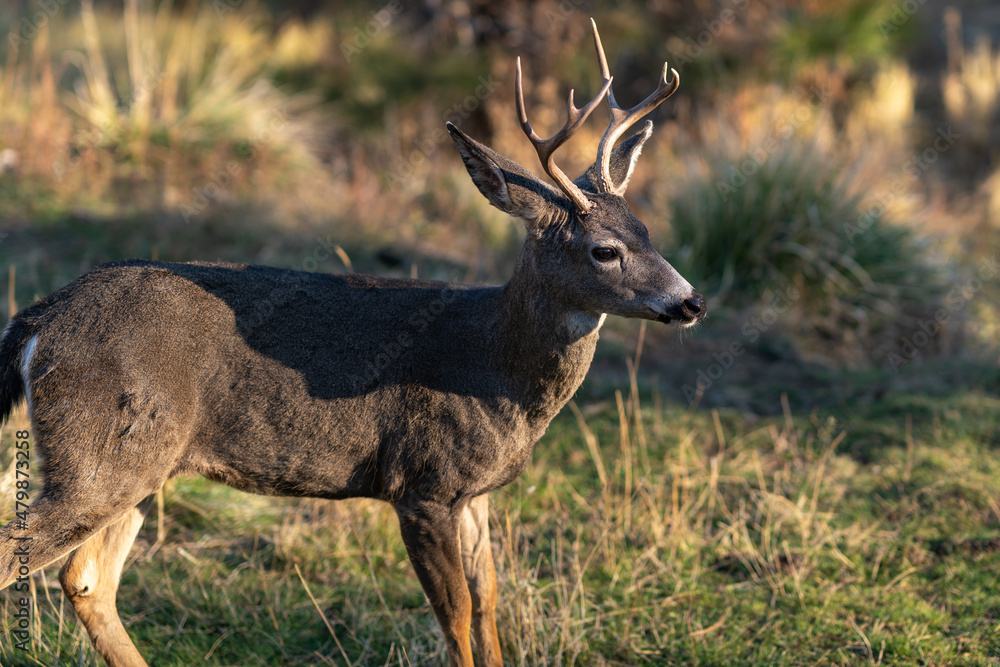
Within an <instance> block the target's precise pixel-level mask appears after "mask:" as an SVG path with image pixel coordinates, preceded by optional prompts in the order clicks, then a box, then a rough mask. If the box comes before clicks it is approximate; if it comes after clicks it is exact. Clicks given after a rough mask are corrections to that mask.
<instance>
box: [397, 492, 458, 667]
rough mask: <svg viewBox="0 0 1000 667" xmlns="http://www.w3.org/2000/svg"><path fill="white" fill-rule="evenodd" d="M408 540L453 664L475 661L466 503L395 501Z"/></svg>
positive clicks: (451, 665) (402, 528) (411, 557)
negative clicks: (461, 532) (462, 526)
mask: <svg viewBox="0 0 1000 667" xmlns="http://www.w3.org/2000/svg"><path fill="white" fill-rule="evenodd" d="M395 509H396V514H397V515H398V516H399V528H400V532H401V533H402V535H403V544H405V545H406V552H407V553H408V554H409V556H410V562H411V563H413V569H414V570H416V572H417V578H418V579H420V584H421V585H422V586H423V588H424V593H425V594H426V595H427V600H428V601H429V602H430V603H431V607H432V608H433V609H434V615H435V616H437V620H438V623H439V624H440V625H441V629H442V630H443V631H444V637H445V641H446V642H447V645H448V664H449V665H450V667H473V665H472V642H471V641H470V638H469V632H470V630H471V627H472V600H471V599H470V597H469V587H468V585H467V584H466V582H465V572H464V570H463V567H462V553H461V548H460V546H459V541H458V525H459V522H460V520H461V517H460V512H461V511H463V510H462V509H461V508H458V509H453V508H452V507H450V506H448V505H444V504H438V503H431V502H420V503H416V504H412V503H406V504H403V503H400V504H398V505H396V508H395Z"/></svg>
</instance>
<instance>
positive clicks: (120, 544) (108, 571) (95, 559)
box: [59, 496, 153, 667]
mask: <svg viewBox="0 0 1000 667" xmlns="http://www.w3.org/2000/svg"><path fill="white" fill-rule="evenodd" d="M152 499H153V496H149V497H148V498H146V499H145V500H143V501H142V502H141V503H139V505H137V506H136V507H133V508H132V509H130V510H128V511H127V512H126V513H125V514H124V515H123V516H122V517H121V518H120V519H118V520H117V521H115V522H114V523H111V524H109V525H107V526H105V527H104V528H103V529H102V530H101V531H100V532H98V533H97V534H96V535H94V536H93V537H91V538H90V539H89V540H87V541H86V542H84V543H83V545H82V546H80V547H79V548H77V550H76V551H74V552H73V553H72V555H70V557H69V560H68V561H66V564H65V565H64V566H63V568H62V570H60V572H59V581H60V583H61V584H62V588H63V592H64V593H65V594H66V597H67V598H69V600H70V602H72V603H73V609H74V610H75V611H76V615H77V617H78V618H79V619H80V621H82V622H83V625H84V626H85V627H86V628H87V634H89V635H90V641H91V642H92V643H93V644H94V648H95V649H97V652H98V653H100V654H101V656H103V657H104V660H105V662H107V663H108V665H109V667H146V661H145V660H143V659H142V656H141V655H139V651H138V650H137V649H136V648H135V645H134V644H133V643H132V640H131V639H129V636H128V633H127V632H125V627H124V626H123V625H122V622H121V619H120V618H119V617H118V610H117V608H116V607H115V596H116V594H117V593H118V582H119V580H120V578H121V573H122V567H123V566H124V565H125V558H126V557H127V556H128V553H129V549H130V548H131V547H132V542H133V541H134V540H135V536H136V534H137V533H138V532H139V527H140V526H142V520H143V518H144V517H145V516H146V511H147V510H148V509H149V506H150V503H151V502H152Z"/></svg>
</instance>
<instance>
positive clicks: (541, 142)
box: [514, 58, 611, 213]
mask: <svg viewBox="0 0 1000 667" xmlns="http://www.w3.org/2000/svg"><path fill="white" fill-rule="evenodd" d="M605 69H606V68H605ZM605 78H606V81H605V82H604V87H603V88H601V92H600V93H598V94H597V97H595V98H594V99H592V100H591V101H590V103H589V104H587V105H586V106H585V107H583V108H582V109H577V108H576V105H575V104H573V91H572V90H570V91H569V101H568V102H567V106H568V110H567V111H568V113H567V115H568V116H569V117H568V118H567V119H566V124H565V125H563V127H562V129H561V130H559V131H558V132H556V133H555V134H553V135H552V136H551V137H549V138H548V139H542V138H541V137H540V136H538V134H536V133H535V131H534V130H533V129H531V123H529V122H528V114H527V113H526V112H525V110H524V90H523V88H522V86H521V59H520V58H518V59H517V75H516V77H515V79H514V90H515V92H516V94H517V117H518V119H519V120H520V121H521V129H522V130H524V133H525V135H527V137H528V140H529V141H531V144H532V145H533V146H534V147H535V152H536V153H538V159H539V160H540V161H541V163H542V167H543V168H544V169H545V173H546V174H548V175H549V176H550V177H551V178H552V180H554V181H555V182H556V183H558V184H559V187H560V189H562V191H563V192H565V193H566V196H567V197H569V198H570V199H571V200H572V201H573V203H574V204H575V205H576V208H577V210H579V211H580V212H581V213H586V212H587V211H589V210H590V200H589V199H587V196H586V195H585V194H583V192H582V191H581V190H580V188H578V187H576V185H574V184H573V181H571V180H570V179H569V177H567V176H566V174H564V173H563V171H562V170H561V169H560V168H559V167H557V166H556V163H555V161H554V160H553V159H552V154H553V153H555V151H556V149H557V148H559V147H560V146H562V145H563V144H564V143H566V141H567V140H568V139H569V138H570V137H571V136H572V135H573V133H574V132H576V131H577V130H578V129H579V128H580V126H581V125H582V124H583V122H584V121H585V120H587V116H589V115H590V113H591V112H592V111H593V110H594V109H596V108H597V105H598V104H599V103H600V101H601V98H602V97H604V95H605V94H610V91H611V78H610V77H605Z"/></svg>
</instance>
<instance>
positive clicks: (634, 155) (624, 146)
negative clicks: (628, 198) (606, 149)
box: [573, 120, 653, 196]
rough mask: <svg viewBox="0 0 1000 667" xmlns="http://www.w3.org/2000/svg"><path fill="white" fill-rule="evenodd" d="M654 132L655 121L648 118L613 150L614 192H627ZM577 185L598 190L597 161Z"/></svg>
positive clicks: (590, 189)
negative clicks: (639, 128) (644, 145)
mask: <svg viewBox="0 0 1000 667" xmlns="http://www.w3.org/2000/svg"><path fill="white" fill-rule="evenodd" d="M652 134H653V121H651V120H647V121H646V124H645V125H644V126H643V128H642V129H641V130H639V131H638V132H636V133H635V134H633V135H632V136H631V137H629V138H628V139H626V140H625V141H623V142H621V143H620V144H618V145H617V146H615V147H614V148H613V149H612V150H611V169H610V171H611V182H612V183H614V184H615V186H614V187H615V191H614V194H616V195H618V196H621V195H624V194H625V189H626V188H627V187H628V182H629V179H631V178H632V172H633V171H635V163H636V161H638V159H639V153H641V152H642V146H643V144H645V143H646V140H647V139H649V137H650V136H651V135H652ZM573 182H574V183H576V186H577V187H578V188H580V189H581V190H586V191H587V192H595V193H596V192H597V163H596V162H595V163H594V164H592V165H590V168H589V169H587V171H585V172H583V174H582V175H581V176H580V177H579V178H577V179H576V180H575V181H573Z"/></svg>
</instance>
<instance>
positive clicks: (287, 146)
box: [0, 0, 320, 211]
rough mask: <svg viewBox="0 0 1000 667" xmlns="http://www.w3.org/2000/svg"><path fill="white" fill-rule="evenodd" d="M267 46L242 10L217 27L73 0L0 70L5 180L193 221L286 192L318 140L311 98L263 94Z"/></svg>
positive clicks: (102, 205) (167, 12)
mask: <svg viewBox="0 0 1000 667" xmlns="http://www.w3.org/2000/svg"><path fill="white" fill-rule="evenodd" d="M272 40H273V38H272V36H271V34H270V30H269V28H268V26H267V22H266V21H265V20H264V19H263V18H262V17H261V15H260V14H259V13H257V12H255V11H253V10H251V9H250V8H247V9H246V10H245V11H240V12H232V13H230V14H228V15H227V16H225V17H224V18H220V17H219V16H218V15H217V13H216V12H215V11H214V9H213V8H212V7H211V6H210V5H203V6H201V7H197V6H194V5H192V6H191V7H190V8H189V9H188V10H186V11H185V12H183V13H175V12H173V10H172V7H171V5H170V3H165V4H163V5H160V6H159V7H154V5H153V3H152V2H149V1H148V0H127V1H126V2H125V3H124V8H123V9H122V10H118V11H113V10H110V9H107V8H104V7H98V8H95V7H94V6H93V2H92V0H84V1H83V2H82V3H81V4H80V11H79V14H78V15H77V14H76V13H75V12H70V11H67V12H65V13H64V14H61V15H58V16H56V17H54V18H53V20H52V21H51V22H50V23H49V24H48V25H46V26H45V27H44V28H42V29H40V30H39V35H38V36H37V37H35V39H34V41H33V42H32V44H31V48H22V49H21V50H20V52H12V53H10V54H8V58H7V60H6V62H4V63H3V65H2V67H0V82H2V89H0V100H2V101H3V102H4V109H3V110H0V139H2V142H3V145H4V147H5V148H8V149H10V150H11V151H13V152H14V154H16V155H17V161H18V163H19V164H20V165H22V169H20V170H18V171H17V172H16V173H15V176H16V177H17V178H18V179H19V180H23V181H24V183H22V184H20V185H21V186H24V185H29V186H30V187H36V188H39V189H41V190H47V191H48V194H49V195H50V196H51V197H53V198H54V199H57V200H59V201H61V202H62V203H63V205H64V206H69V207H74V206H80V205H84V206H90V207H95V208H97V209H98V210H103V209H109V208H110V209H113V210H115V209H117V210H121V209H127V210H131V209H135V208H149V207H162V206H167V207H180V206H182V205H185V204H186V205H188V206H190V207H192V208H194V209H197V210H199V211H200V210H202V209H204V208H206V207H207V205H208V204H210V203H214V202H217V201H226V200H232V199H233V198H235V197H236V196H237V195H240V196H246V195H255V194H257V193H260V192H262V191H263V192H268V191H271V190H277V189H280V188H284V187H288V186H289V184H291V183H292V182H294V180H295V179H297V178H299V177H301V175H302V174H303V173H307V171H308V168H309V167H314V166H315V165H316V161H315V160H314V159H313V157H312V153H311V146H313V145H314V144H315V142H316V138H317V137H318V136H319V135H320V131H319V130H318V127H319V126H318V123H317V122H316V118H315V114H314V109H315V106H316V105H315V102H316V98H315V97H314V96H312V97H311V96H309V95H306V94H302V93H296V94H290V93H287V92H285V91H283V90H281V89H279V88H278V87H277V86H276V85H275V84H274V83H273V80H272V73H273V71H274V70H275V69H276V68H277V67H279V66H280V65H281V62H280V61H279V60H280V56H281V53H278V52H276V51H274V50H273V49H272V48H270V46H271V44H270V43H271V41H272ZM278 41H281V40H280V39H279V40H278ZM284 41H285V42H287V41H288V40H287V39H286V40H284ZM286 50H287V49H286Z"/></svg>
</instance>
